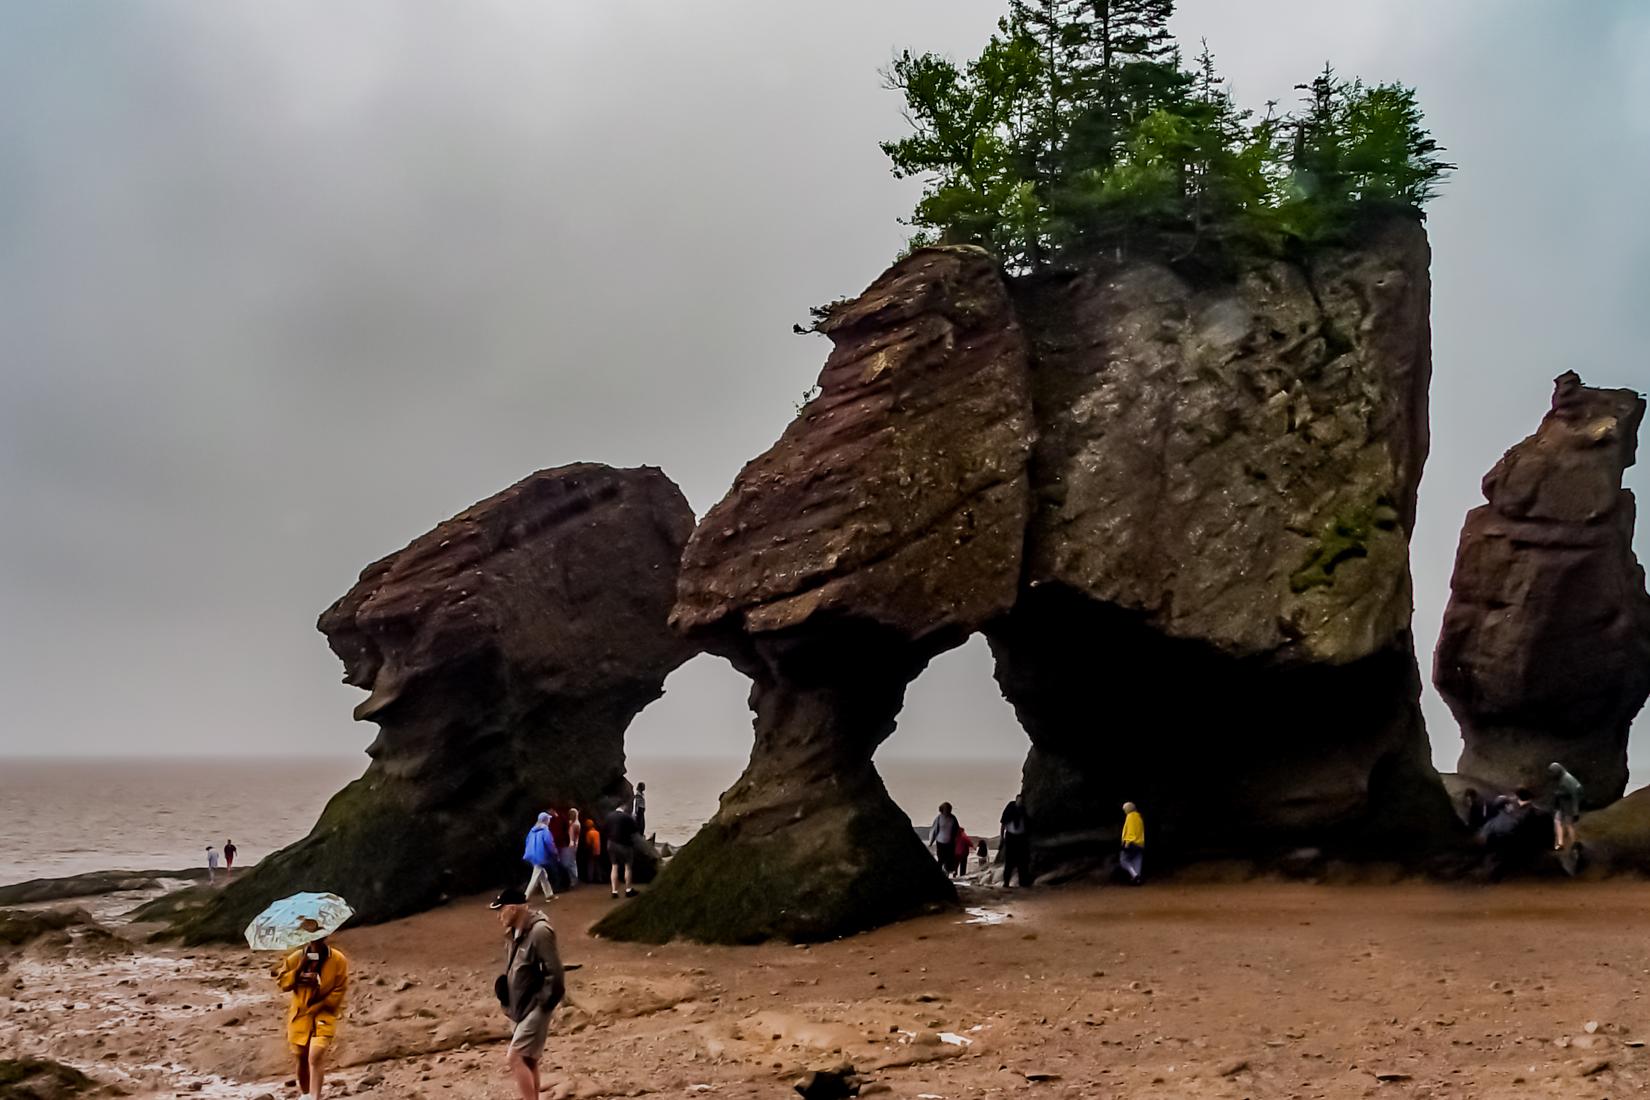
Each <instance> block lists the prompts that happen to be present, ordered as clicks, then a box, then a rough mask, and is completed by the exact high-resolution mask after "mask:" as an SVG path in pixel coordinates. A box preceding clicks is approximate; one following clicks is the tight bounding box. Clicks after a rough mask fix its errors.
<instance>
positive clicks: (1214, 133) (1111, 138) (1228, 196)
mask: <svg viewBox="0 0 1650 1100" xmlns="http://www.w3.org/2000/svg"><path fill="white" fill-rule="evenodd" d="M1173 10H1174V3H1173V0H1009V10H1008V13H1007V14H1006V15H1005V16H1004V17H1003V18H1002V19H1001V20H1000V21H999V23H998V25H997V32H996V33H995V34H993V35H992V36H991V38H990V40H989V41H988V42H987V43H986V44H985V47H984V49H982V50H981V51H980V54H979V56H977V57H975V58H974V59H972V60H970V61H967V62H962V63H959V62H956V61H953V60H952V59H950V58H947V57H944V56H941V55H938V54H934V53H921V54H918V53H912V52H911V51H909V50H907V51H905V52H903V53H901V54H899V55H898V56H897V57H895V58H894V60H893V62H892V63H891V64H890V65H889V67H888V69H887V70H886V72H885V76H886V78H887V82H888V85H889V87H891V88H893V89H895V90H897V91H899V92H900V93H901V94H902V95H903V96H904V99H905V117H906V119H907V121H908V122H909V123H910V124H911V133H910V134H908V135H907V136H905V137H903V138H900V139H898V140H895V141H886V142H883V143H882V149H883V151H884V152H885V153H887V154H888V157H889V159H890V160H891V161H892V162H893V170H894V174H895V175H896V176H899V177H908V176H909V177H916V178H920V179H922V180H923V181H924V183H925V187H924V190H923V193H922V197H921V199H920V200H919V201H918V203H917V207H916V210H915V211H914V212H913V214H912V216H911V218H910V224H911V225H912V226H913V228H914V229H915V233H914V235H913V236H912V238H911V245H912V247H917V246H920V245H923V244H930V243H935V242H950V243H972V244H979V245H983V246H985V247H986V248H989V249H991V250H992V251H993V252H995V253H997V255H998V256H1000V257H1001V258H1002V260H1003V262H1004V263H1005V265H1007V266H1008V267H1009V268H1010V269H1011V270H1017V271H1027V270H1033V269H1037V268H1040V267H1044V266H1047V265H1049V264H1059V263H1068V262H1073V261H1075V260H1077V259H1079V258H1081V257H1083V256H1086V255H1093V254H1096V253H1100V252H1105V251H1115V252H1118V253H1122V252H1126V251H1132V250H1138V249H1145V248H1150V249H1156V250H1160V251H1165V252H1167V253H1168V254H1169V255H1170V256H1172V257H1176V258H1185V257H1192V256H1198V257H1199V258H1200V259H1209V258H1211V257H1215V256H1230V255H1233V254H1251V253H1259V254H1276V253H1279V252H1283V251H1286V250H1289V249H1291V248H1296V247H1300V246H1303V245H1304V246H1311V245H1314V244H1319V243H1323V242H1327V241H1333V240H1337V239H1341V238H1343V237H1345V236H1346V235H1347V234H1348V233H1349V232H1351V231H1352V229H1353V228H1354V227H1355V226H1356V225H1357V224H1358V222H1359V221H1360V220H1361V219H1362V218H1363V217H1364V216H1366V215H1367V214H1368V213H1369V212H1370V211H1371V210H1376V209H1381V208H1394V207H1397V208H1409V209H1414V210H1419V209H1420V208H1421V207H1422V206H1423V205H1424V204H1425V203H1426V202H1427V201H1428V200H1429V199H1431V198H1432V197H1433V195H1434V194H1435V193H1436V191H1437V188H1438V185H1439V183H1440V181H1441V179H1442V177H1443V175H1444V174H1445V173H1446V172H1448V171H1449V170H1451V169H1452V168H1454V165H1452V164H1449V163H1447V162H1446V161H1444V159H1443V157H1442V155H1441V154H1442V153H1443V149H1442V148H1441V147H1440V146H1439V145H1438V143H1437V142H1436V141H1434V140H1433V138H1432V137H1431V135H1430V134H1429V133H1428V132H1427V130H1426V128H1425V127H1424V125H1423V124H1422V123H1423V120H1422V115H1421V109H1420V106H1419V105H1418V104H1417V102H1416V98H1415V91H1414V89H1413V88H1408V87H1405V86H1404V85H1401V84H1372V85H1370V84H1365V83H1363V82H1362V81H1361V80H1345V79H1342V78H1340V77H1339V76H1337V75H1336V73H1335V72H1334V70H1333V69H1331V68H1330V67H1329V66H1328V65H1325V66H1324V69H1323V71H1322V72H1321V73H1319V74H1318V75H1317V76H1316V77H1315V78H1314V79H1313V80H1312V81H1310V82H1309V83H1306V84H1301V85H1298V86H1297V87H1298V89H1299V90H1300V91H1301V92H1303V93H1304V94H1303V97H1302V100H1301V103H1300V104H1299V105H1298V106H1297V107H1296V108H1295V109H1294V110H1291V111H1287V112H1283V113H1279V111H1278V108H1277V104H1276V103H1268V104H1267V105H1266V108H1265V110H1264V112H1263V113H1262V114H1260V115H1259V116H1256V115H1255V114H1254V113H1253V112H1251V111H1247V110H1244V109H1242V108H1240V107H1239V106H1238V105H1237V103H1236V102H1235V100H1234V99H1233V97H1232V94H1231V90H1230V88H1229V86H1228V85H1227V83H1226V81H1225V80H1223V79H1222V78H1221V76H1220V74H1219V72H1218V71H1217V70H1216V68H1215V61H1214V57H1213V55H1212V54H1211V53H1210V52H1209V49H1208V46H1207V44H1204V46H1203V49H1202V51H1201V53H1200V54H1199V55H1198V57H1197V59H1196V61H1195V62H1194V63H1193V64H1192V65H1191V66H1190V67H1189V68H1188V67H1187V66H1186V65H1185V63H1184V60H1183V56H1182V54H1181V51H1180V49H1179V47H1178V46H1177V45H1176V44H1175V41H1174V39H1173V37H1172V36H1171V35H1170V33H1169V29H1168V21H1169V18H1170V16H1171V15H1172V14H1173Z"/></svg>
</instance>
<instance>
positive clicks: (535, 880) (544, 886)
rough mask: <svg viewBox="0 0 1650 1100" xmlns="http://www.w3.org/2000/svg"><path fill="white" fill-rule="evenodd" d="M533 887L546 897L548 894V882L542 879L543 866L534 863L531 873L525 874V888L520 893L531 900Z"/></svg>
mask: <svg viewBox="0 0 1650 1100" xmlns="http://www.w3.org/2000/svg"><path fill="white" fill-rule="evenodd" d="M535 889H537V890H538V891H539V893H541V894H543V895H544V896H545V897H546V898H548V897H549V896H550V884H549V883H548V882H546V881H545V879H544V868H543V867H540V866H538V865H536V864H535V865H534V867H533V873H532V874H530V875H528V876H527V889H525V890H523V891H522V894H523V895H524V896H525V897H526V898H527V899H528V900H529V901H531V900H532V898H533V891H534V890H535Z"/></svg>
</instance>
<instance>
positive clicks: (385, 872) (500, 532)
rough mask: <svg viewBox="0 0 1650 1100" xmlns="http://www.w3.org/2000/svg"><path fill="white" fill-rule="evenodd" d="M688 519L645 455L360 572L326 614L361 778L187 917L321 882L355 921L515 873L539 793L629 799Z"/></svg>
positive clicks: (540, 477)
mask: <svg viewBox="0 0 1650 1100" xmlns="http://www.w3.org/2000/svg"><path fill="white" fill-rule="evenodd" d="M692 529H693V513H692V511H691V510H690V509H689V507H688V504H687V501H686V500H685V499H684V498H683V497H682V494H681V491H680V490H678V489H677V488H676V486H675V485H674V484H672V483H671V481H670V480H669V479H668V478H667V477H665V475H664V474H663V473H661V472H660V471H658V470H656V469H653V468H651V467H643V468H640V469H631V470H618V469H612V468H610V467H607V466H600V465H594V464H581V465H574V466H564V467H560V468H558V469H554V470H545V471H541V472H539V473H536V474H534V475H532V476H531V477H528V478H526V479H524V480H523V481H521V482H518V483H517V484H515V485H513V486H511V487H510V488H508V489H506V490H504V491H503V492H501V493H499V494H497V495H496V496H492V497H489V498H488V499H486V500H484V501H482V502H481V503H479V504H476V505H475V506H473V507H471V508H469V509H467V510H465V511H464V512H461V513H459V514H458V515H457V516H454V517H453V518H452V519H450V520H447V521H446V522H445V523H442V524H440V525H439V526H438V527H436V528H435V529H434V530H433V531H431V532H429V533H428V534H426V535H423V536H422V537H420V538H418V539H416V540H415V541H414V542H413V543H412V544H411V545H409V546H408V547H407V548H406V549H404V550H401V551H399V552H397V553H395V554H392V555H390V556H389V557H387V558H385V559H383V560H382V561H379V562H376V563H374V564H372V565H370V566H368V567H367V568H366V570H365V571H363V572H362V574H361V579H360V581H359V582H358V583H357V584H356V585H355V587H354V588H352V589H350V591H349V592H348V593H347V594H345V595H344V597H343V598H342V599H340V600H339V601H338V602H337V603H335V604H333V605H332V607H330V608H328V609H327V611H326V612H325V613H324V614H323V615H322V616H321V619H320V623H319V626H320V629H321V630H322V632H323V633H325V634H326V637H327V642H328V644H330V645H331V646H332V649H333V651H334V652H335V653H336V654H337V655H338V656H339V658H340V659H341V660H342V661H343V663H344V670H345V672H344V681H345V682H346V683H348V684H353V685H354V686H356V687H359V688H362V689H364V690H366V691H368V692H370V695H369V696H368V697H367V698H366V699H365V700H363V701H362V702H361V704H360V705H359V706H357V707H356V708H355V717H356V718H357V719H358V720H361V721H371V722H375V723H377V724H378V726H379V733H378V737H377V739H376V740H375V741H374V742H373V743H372V746H371V747H370V748H369V749H368V750H367V752H368V755H369V756H371V757H372V763H371V764H370V766H369V767H368V768H367V771H366V774H365V775H363V776H362V777H361V778H360V779H357V780H356V781H355V782H354V783H351V784H350V785H349V786H348V787H346V788H344V790H343V791H341V792H339V793H338V794H337V795H335V796H334V797H333V799H332V801H331V802H330V803H328V805H327V807H326V810H325V811H324V812H323V813H322V815H321V818H320V820H319V821H318V822H317V823H316V825H315V828H314V830H313V831H312V832H311V833H310V835H309V836H308V837H306V838H305V839H303V840H301V841H299V842H298V843H296V844H294V845H291V846H290V847H287V848H284V849H282V850H281V851H279V852H277V853H275V854H274V855H272V856H270V857H268V858H267V859H264V860H262V861H260V862H259V863H258V864H257V865H256V866H255V867H253V868H252V869H251V870H250V871H248V872H246V873H245V874H243V875H241V876H238V877H237V878H236V879H235V880H234V881H233V882H232V883H231V884H230V885H229V886H227V887H225V888H224V889H223V890H222V891H221V892H219V893H218V894H216V895H215V896H214V897H213V898H212V900H211V901H209V902H208V903H207V904H206V906H205V907H204V908H202V909H200V910H198V911H196V912H194V913H193V914H191V915H188V916H186V917H185V918H184V920H183V922H182V924H181V928H180V930H181V931H182V932H183V934H184V936H185V938H186V939H190V940H199V939H207V938H229V937H234V936H237V935H239V933H240V931H241V929H242V928H243V927H244V926H245V925H246V924H247V922H248V921H250V920H251V918H252V917H253V916H254V915H255V914H256V913H257V912H258V911H260V910H261V909H262V908H263V907H264V906H265V905H266V904H267V903H268V902H270V901H271V900H273V899H275V898H277V897H281V896H284V895H286V894H289V893H292V892H295V891H298V890H331V891H335V892H337V893H339V894H341V895H343V896H344V897H345V898H347V899H348V900H349V902H350V903H351V904H352V905H353V906H354V907H355V910H356V914H357V917H358V918H359V919H362V920H365V921H369V922H370V921H377V920H386V919H389V918H391V917H395V916H400V915H403V914H406V913H410V912H413V911H416V910H418V909H421V908H426V907H428V906H430V905H433V904H435V903H436V902H437V901H439V900H441V899H443V898H445V897H447V896H451V895H457V894H463V893H467V892H474V891H479V890H483V889H491V888H495V887H497V886H498V885H499V884H500V883H502V882H504V881H508V880H511V879H515V878H518V877H523V876H524V870H523V865H522V863H521V861H520V857H521V849H522V839H523V837H524V836H525V834H526V831H527V828H528V827H529V826H530V825H531V824H532V823H533V819H534V817H535V815H536V814H537V813H538V811H540V810H542V809H544V808H546V807H548V806H550V805H552V804H567V803H571V804H574V805H577V806H579V807H581V808H583V809H585V810H586V811H587V812H588V811H597V810H601V809H603V808H606V807H611V806H612V805H614V804H615V803H616V802H617V801H619V800H620V799H621V798H623V797H628V794H629V786H628V784H627V783H626V781H625V778H624V732H625V729H626V727H627V726H628V725H629V724H630V721H631V719H632V718H633V717H634V716H635V715H636V713H637V712H638V711H640V710H641V709H642V708H643V707H644V706H646V705H647V704H648V703H650V702H652V701H653V700H654V699H656V698H658V697H659V696H660V695H661V694H662V692H663V684H664V680H665V677H666V676H667V675H668V674H669V673H670V671H671V670H672V669H674V668H676V666H677V665H679V664H681V663H682V662H683V661H685V660H686V659H687V658H688V657H689V656H691V655H692V654H693V652H694V649H693V647H692V645H691V644H690V643H688V642H687V641H685V640H683V639H682V638H681V637H680V636H679V635H678V634H676V633H675V632H673V631H672V630H670V629H669V627H668V625H667V620H668V616H669V613H670V608H671V605H672V603H673V602H674V600H675V593H676V577H677V567H678V563H679V561H680V558H681V552H682V547H683V546H684V544H685V543H686V542H687V539H688V535H689V534H690V533H691V531H692Z"/></svg>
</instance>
